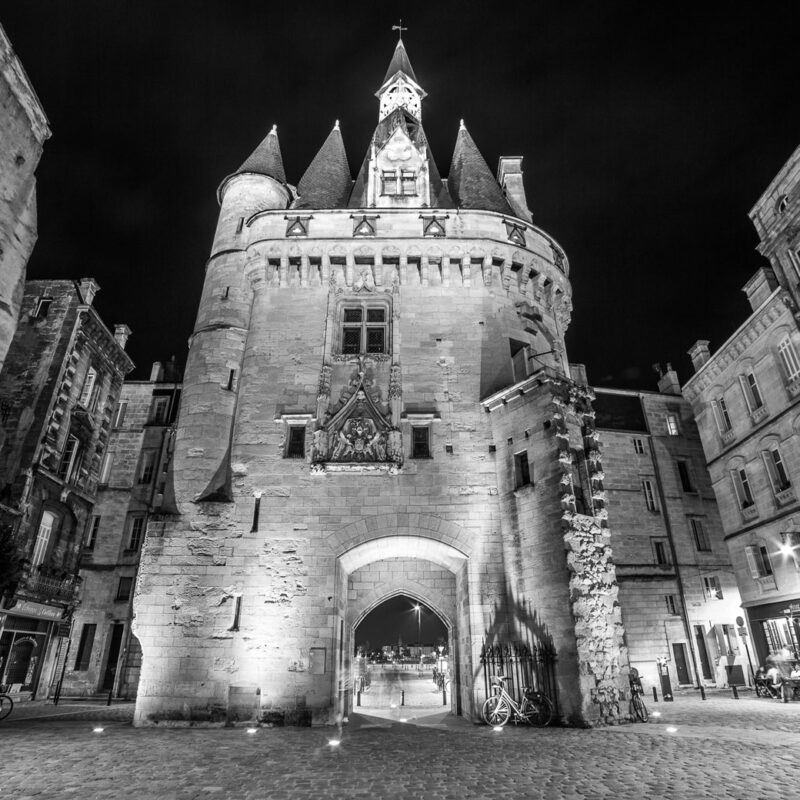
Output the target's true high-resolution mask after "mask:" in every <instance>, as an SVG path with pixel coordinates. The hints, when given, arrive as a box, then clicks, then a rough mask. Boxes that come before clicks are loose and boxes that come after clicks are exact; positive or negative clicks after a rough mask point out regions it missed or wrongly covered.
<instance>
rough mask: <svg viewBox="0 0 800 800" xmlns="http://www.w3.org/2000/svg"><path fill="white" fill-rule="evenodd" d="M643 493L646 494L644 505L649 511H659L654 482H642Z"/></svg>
mask: <svg viewBox="0 0 800 800" xmlns="http://www.w3.org/2000/svg"><path fill="white" fill-rule="evenodd" d="M642 492H643V493H644V504H645V506H647V510H648V511H657V510H658V506H657V505H656V494H655V491H654V490H653V482H652V481H650V480H643V481H642Z"/></svg>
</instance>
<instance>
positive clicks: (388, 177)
mask: <svg viewBox="0 0 800 800" xmlns="http://www.w3.org/2000/svg"><path fill="white" fill-rule="evenodd" d="M381 194H397V172H395V171H394V170H385V171H384V172H383V174H382V175H381Z"/></svg>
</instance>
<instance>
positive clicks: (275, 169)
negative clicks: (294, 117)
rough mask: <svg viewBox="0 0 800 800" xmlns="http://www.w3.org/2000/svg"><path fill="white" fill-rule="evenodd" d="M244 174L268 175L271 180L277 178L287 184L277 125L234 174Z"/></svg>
mask: <svg viewBox="0 0 800 800" xmlns="http://www.w3.org/2000/svg"><path fill="white" fill-rule="evenodd" d="M243 172H255V173H256V174H258V175H266V176H267V177H269V178H275V180H276V181H280V182H281V183H286V173H285V172H284V169H283V158H282V157H281V146H280V143H279V142H278V126H277V125H273V126H272V130H271V131H270V132H269V133H268V134H267V135H266V136H265V137H264V139H263V140H262V142H261V144H260V145H259V146H258V147H256V149H255V150H253V152H252V153H251V154H250V155H249V157H248V158H247V159H246V160H245V162H244V163H243V164H242V166H241V167H239V169H237V170H236V172H234V173H233V174H234V175H241V174H242V173H243Z"/></svg>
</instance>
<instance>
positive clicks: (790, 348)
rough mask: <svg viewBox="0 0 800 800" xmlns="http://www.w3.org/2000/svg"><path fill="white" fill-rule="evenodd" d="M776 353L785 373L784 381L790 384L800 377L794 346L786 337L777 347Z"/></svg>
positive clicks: (799, 367) (799, 363) (799, 365)
mask: <svg viewBox="0 0 800 800" xmlns="http://www.w3.org/2000/svg"><path fill="white" fill-rule="evenodd" d="M778 353H779V354H780V357H781V362H782V363H783V369H784V371H785V372H786V379H787V380H788V381H790V382H791V381H793V380H795V379H796V378H798V377H800V359H798V357H797V351H796V350H795V348H794V344H792V340H791V339H790V338H789V337H788V336H786V337H785V338H784V339H783V340H782V341H781V343H780V344H779V345H778Z"/></svg>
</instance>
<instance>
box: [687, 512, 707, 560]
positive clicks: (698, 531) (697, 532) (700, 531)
mask: <svg viewBox="0 0 800 800" xmlns="http://www.w3.org/2000/svg"><path fill="white" fill-rule="evenodd" d="M689 526H690V527H691V529H692V536H693V537H694V546H695V547H696V548H697V549H698V550H699V551H700V552H701V553H705V552H708V551H710V550H711V543H710V542H709V541H708V535H707V534H706V530H705V527H704V526H703V520H701V519H698V518H697V517H689Z"/></svg>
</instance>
